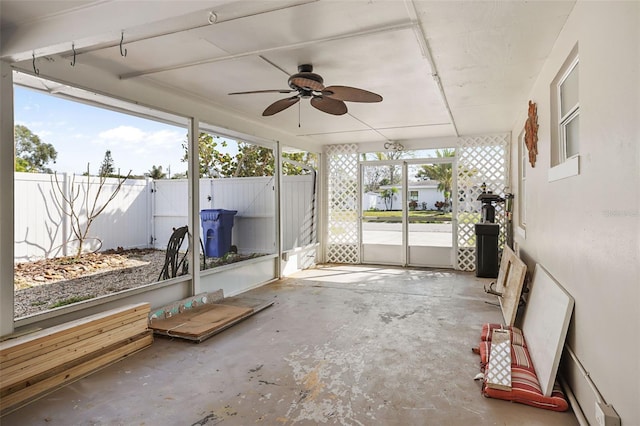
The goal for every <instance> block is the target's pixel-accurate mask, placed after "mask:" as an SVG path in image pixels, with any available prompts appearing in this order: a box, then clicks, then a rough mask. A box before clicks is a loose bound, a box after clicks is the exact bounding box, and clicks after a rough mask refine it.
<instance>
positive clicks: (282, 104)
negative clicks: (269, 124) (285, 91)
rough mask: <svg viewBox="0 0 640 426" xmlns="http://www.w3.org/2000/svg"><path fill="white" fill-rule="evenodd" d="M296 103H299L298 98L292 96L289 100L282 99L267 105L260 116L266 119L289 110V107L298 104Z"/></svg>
mask: <svg viewBox="0 0 640 426" xmlns="http://www.w3.org/2000/svg"><path fill="white" fill-rule="evenodd" d="M298 101H300V98H299V97H298V96H292V97H290V98H284V99H280V100H279V101H275V102H274V103H272V104H271V105H269V106H268V107H267V109H265V110H264V112H263V113H262V116H263V117H267V116H269V115H273V114H277V113H279V112H280V111H283V110H285V109H287V108H289V107H290V106H291V105H295V104H296V103H298Z"/></svg>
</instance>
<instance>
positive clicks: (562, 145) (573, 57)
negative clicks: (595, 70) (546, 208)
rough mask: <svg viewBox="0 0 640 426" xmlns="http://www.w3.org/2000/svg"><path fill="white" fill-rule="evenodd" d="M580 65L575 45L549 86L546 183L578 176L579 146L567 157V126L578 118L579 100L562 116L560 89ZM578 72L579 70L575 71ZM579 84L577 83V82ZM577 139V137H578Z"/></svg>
mask: <svg viewBox="0 0 640 426" xmlns="http://www.w3.org/2000/svg"><path fill="white" fill-rule="evenodd" d="M579 64H580V60H579V55H578V45H577V44H576V45H575V46H574V47H573V49H572V50H571V52H570V53H569V54H568V55H567V59H566V60H565V62H564V63H563V64H562V66H561V67H560V69H559V71H558V73H557V74H556V77H555V78H554V79H553V81H552V82H551V85H550V89H551V159H550V160H551V167H549V171H548V181H549V182H553V181H557V180H560V179H565V178H568V177H571V176H577V175H579V174H580V146H579V143H578V150H577V151H578V152H576V153H574V154H572V155H571V156H569V157H567V138H566V135H567V131H566V129H567V126H568V125H569V124H570V123H571V122H572V121H573V120H575V119H576V118H577V117H579V116H580V98H579V97H578V100H577V102H576V104H575V105H573V106H572V107H571V109H570V110H569V111H567V112H566V113H565V114H564V115H562V113H561V110H562V99H561V87H562V84H563V83H564V82H565V80H566V79H567V77H568V76H569V74H570V73H571V72H572V71H573V70H574V69H575V68H576V67H578V66H579ZM577 71H578V72H580V69H579V68H578V69H577ZM578 78H579V75H578ZM578 84H579V82H578ZM578 138H579V135H578Z"/></svg>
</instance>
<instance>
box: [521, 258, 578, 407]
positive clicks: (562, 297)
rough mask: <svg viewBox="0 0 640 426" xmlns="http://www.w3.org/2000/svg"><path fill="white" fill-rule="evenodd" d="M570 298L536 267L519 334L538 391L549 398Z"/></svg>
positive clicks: (570, 303)
mask: <svg viewBox="0 0 640 426" xmlns="http://www.w3.org/2000/svg"><path fill="white" fill-rule="evenodd" d="M573 304H574V301H573V297H571V295H570V294H569V293H567V291H566V290H565V289H564V288H562V286H561V285H560V284H559V283H558V282H557V281H556V280H555V279H554V278H553V277H552V276H551V274H549V272H547V270H545V269H544V268H543V267H542V266H541V265H540V264H537V265H536V269H535V270H534V272H533V280H532V283H531V289H530V291H529V298H528V299H527V310H526V312H525V315H524V320H523V323H522V332H523V334H524V335H525V338H526V339H527V348H528V349H529V354H530V355H531V361H533V366H534V368H535V370H536V375H537V376H538V381H539V382H540V388H541V389H542V393H543V394H544V395H545V396H551V391H552V390H553V384H554V382H555V380H556V374H557V372H558V364H559V363H560V356H561V355H562V348H563V347H564V340H565V338H566V336H567V330H568V329H569V321H570V320H571V314H572V312H573Z"/></svg>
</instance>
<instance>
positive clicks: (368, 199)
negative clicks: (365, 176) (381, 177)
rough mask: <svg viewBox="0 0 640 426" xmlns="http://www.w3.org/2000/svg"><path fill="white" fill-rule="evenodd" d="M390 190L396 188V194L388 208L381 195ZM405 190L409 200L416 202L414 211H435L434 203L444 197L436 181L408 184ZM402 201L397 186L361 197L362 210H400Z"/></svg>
mask: <svg viewBox="0 0 640 426" xmlns="http://www.w3.org/2000/svg"><path fill="white" fill-rule="evenodd" d="M391 188H397V189H398V192H396V193H394V194H393V199H392V201H393V203H391V205H390V208H389V204H390V203H389V202H388V201H387V202H386V203H385V199H384V197H382V195H381V193H382V191H384V190H385V189H391ZM407 190H408V192H409V200H415V201H416V202H417V207H416V210H436V207H435V203H436V201H444V195H443V194H442V192H440V191H438V181H437V180H423V181H418V182H409V186H408V188H407ZM403 199H404V196H403V194H402V191H401V188H400V186H399V185H382V186H380V191H379V192H367V193H365V194H364V196H363V197H362V210H365V211H366V210H374V209H377V210H401V209H402V203H403ZM423 203H426V204H423ZM425 207H426V208H425Z"/></svg>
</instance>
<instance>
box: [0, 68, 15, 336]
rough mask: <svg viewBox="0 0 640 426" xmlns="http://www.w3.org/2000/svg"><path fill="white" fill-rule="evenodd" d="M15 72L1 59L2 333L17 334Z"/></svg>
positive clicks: (0, 268) (0, 285) (0, 247)
mask: <svg viewBox="0 0 640 426" xmlns="http://www.w3.org/2000/svg"><path fill="white" fill-rule="evenodd" d="M13 125H14V123H13V71H12V69H11V66H10V65H9V64H8V63H6V62H3V61H0V189H1V191H0V336H5V335H7V334H11V333H13V315H14V299H13V298H14V292H13V258H14V223H13V222H14V217H13V204H14V198H13V195H14V194H13V193H14V190H13V181H14V174H13V170H14V167H15V166H14V163H15V143H14V140H13Z"/></svg>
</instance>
